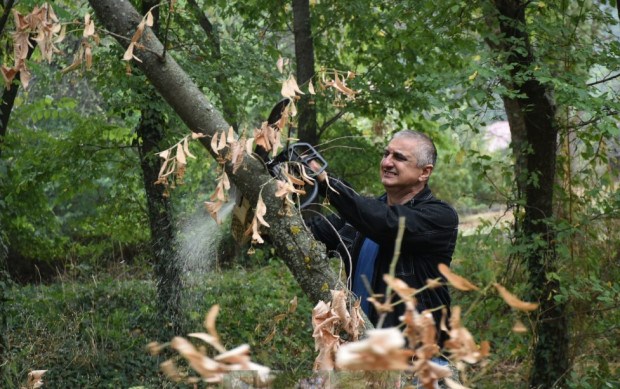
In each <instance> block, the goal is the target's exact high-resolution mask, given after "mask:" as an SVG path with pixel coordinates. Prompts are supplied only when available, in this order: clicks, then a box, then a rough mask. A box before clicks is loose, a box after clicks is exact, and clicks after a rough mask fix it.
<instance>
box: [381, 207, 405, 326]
mask: <svg viewBox="0 0 620 389" xmlns="http://www.w3.org/2000/svg"><path fill="white" fill-rule="evenodd" d="M404 233H405V217H404V216H401V217H399V218H398V234H397V235H396V243H395V246H394V256H393V257H392V263H390V278H394V274H395V273H396V263H397V262H398V258H400V246H401V245H402V243H403V234H404ZM391 293H392V287H390V285H389V284H388V286H387V289H386V291H385V298H386V299H389V298H390V294H391ZM386 316H387V312H383V313H382V314H381V316H380V317H379V321H378V322H377V328H381V327H383V322H384V321H385V318H386Z"/></svg>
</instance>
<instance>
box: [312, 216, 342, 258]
mask: <svg viewBox="0 0 620 389" xmlns="http://www.w3.org/2000/svg"><path fill="white" fill-rule="evenodd" d="M344 224H345V222H344V220H342V218H341V217H340V216H338V215H337V214H331V215H328V216H317V217H313V218H312V219H310V220H308V222H307V225H308V227H309V228H310V231H311V232H312V235H314V238H315V239H317V240H319V241H321V242H323V243H324V244H325V247H327V249H328V250H336V249H337V248H338V246H339V245H340V240H341V239H340V237H339V235H338V231H339V230H340V229H341V228H342V227H343V226H344Z"/></svg>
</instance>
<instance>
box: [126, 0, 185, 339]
mask: <svg viewBox="0 0 620 389" xmlns="http://www.w3.org/2000/svg"><path fill="white" fill-rule="evenodd" d="M157 4H159V1H143V2H142V12H144V13H146V12H148V10H149V9H151V8H153V7H154V6H155V5H157ZM159 11H160V8H159V7H155V8H153V11H152V14H153V31H154V32H155V33H156V34H157V33H158V32H159V21H160V17H159V16H160V12H159ZM144 89H145V90H144V91H138V93H140V92H142V93H144V94H145V95H147V96H149V98H148V99H147V100H149V101H151V102H152V104H146V108H143V109H142V110H141V111H140V113H141V119H140V123H139V124H138V127H137V129H136V133H137V135H138V154H139V156H140V168H141V170H142V178H143V180H144V191H145V193H146V201H147V210H148V217H149V224H150V229H151V254H152V256H153V259H154V262H155V279H156V280H157V300H158V304H157V307H158V309H159V313H160V317H161V319H162V321H163V322H164V323H166V326H164V327H163V328H164V329H165V330H166V332H167V330H170V331H171V333H172V334H173V335H180V334H183V333H184V331H183V323H184V320H183V314H182V310H181V292H182V290H183V284H182V279H181V266H180V265H179V264H178V261H177V258H176V257H175V250H174V247H175V245H174V232H175V231H174V223H173V217H172V210H171V207H170V202H169V200H168V198H167V197H165V196H164V190H165V188H164V187H163V185H155V182H156V181H157V179H158V176H159V170H160V168H161V164H162V162H161V158H159V156H157V153H158V152H160V151H162V150H161V144H162V141H163V140H164V138H165V136H166V120H165V117H164V115H163V114H162V113H161V112H159V111H158V110H157V109H154V108H151V107H153V106H156V105H157V102H158V101H159V99H161V97H159V95H157V94H156V93H154V91H153V90H151V89H152V88H151V87H150V86H148V85H145V86H144ZM168 326H169V327H168Z"/></svg>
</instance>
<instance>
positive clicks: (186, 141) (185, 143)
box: [183, 136, 196, 159]
mask: <svg viewBox="0 0 620 389" xmlns="http://www.w3.org/2000/svg"><path fill="white" fill-rule="evenodd" d="M183 152H184V153H185V155H187V156H188V157H190V158H194V159H196V156H195V155H193V154H192V153H190V152H189V137H187V136H186V137H185V138H183Z"/></svg>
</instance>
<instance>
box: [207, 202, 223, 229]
mask: <svg viewBox="0 0 620 389" xmlns="http://www.w3.org/2000/svg"><path fill="white" fill-rule="evenodd" d="M223 204H224V203H223V202H222V201H217V202H210V201H205V208H206V210H207V212H208V213H209V215H210V216H211V217H212V218H213V220H215V223H216V224H217V225H220V224H221V223H222V221H221V220H220V218H219V217H218V214H217V213H218V212H219V210H220V209H222V205H223Z"/></svg>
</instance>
